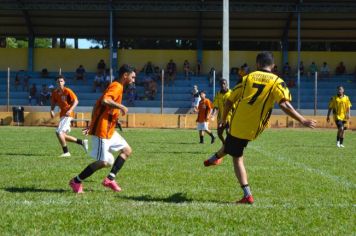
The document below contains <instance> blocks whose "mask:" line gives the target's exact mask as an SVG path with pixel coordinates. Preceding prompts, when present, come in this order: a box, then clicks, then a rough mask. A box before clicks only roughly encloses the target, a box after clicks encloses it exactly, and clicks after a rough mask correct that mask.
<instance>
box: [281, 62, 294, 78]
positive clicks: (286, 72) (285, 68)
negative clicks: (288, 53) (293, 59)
mask: <svg viewBox="0 0 356 236" xmlns="http://www.w3.org/2000/svg"><path fill="white" fill-rule="evenodd" d="M291 73H292V68H291V67H290V65H289V63H288V62H286V63H285V64H284V66H283V69H282V74H283V78H285V79H288V78H289V76H290V75H291Z"/></svg>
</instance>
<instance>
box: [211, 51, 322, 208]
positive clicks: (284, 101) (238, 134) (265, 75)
mask: <svg viewBox="0 0 356 236" xmlns="http://www.w3.org/2000/svg"><path fill="white" fill-rule="evenodd" d="M256 64H257V71H255V72H252V73H250V74H248V75H246V76H244V77H243V78H242V80H241V81H239V82H238V84H237V85H236V86H235V87H234V88H233V89H232V92H231V95H230V96H229V98H228V99H227V101H226V103H225V107H224V112H223V117H222V119H221V125H222V126H225V125H226V122H227V115H228V113H229V111H230V110H231V109H232V107H233V105H236V108H235V110H234V111H233V114H232V117H231V123H230V131H229V133H228V134H227V137H226V140H225V145H224V146H223V148H222V149H220V150H219V152H218V153H216V154H214V155H213V156H212V157H211V158H210V159H208V160H207V161H205V162H204V164H205V165H206V166H209V165H214V163H215V162H216V160H217V159H219V158H221V157H222V156H224V155H225V154H229V155H231V156H232V157H233V165H234V170H235V175H236V177H237V180H238V181H239V184H240V186H241V188H242V190H243V192H244V196H243V198H242V199H241V200H239V201H237V202H236V203H240V204H241V203H245V204H246V203H247V204H252V203H253V202H254V199H253V196H252V194H251V190H250V187H249V185H248V181H247V172H246V169H245V165H244V157H243V151H244V149H245V147H246V146H247V144H248V142H250V141H252V140H254V139H256V138H257V137H258V136H259V135H260V134H261V133H262V132H263V130H264V129H265V128H266V126H267V124H268V121H269V118H270V115H271V113H272V108H273V106H274V103H275V102H278V104H279V106H280V108H281V109H282V110H283V111H284V112H285V113H286V114H287V115H289V116H291V117H292V118H294V119H295V120H297V121H299V122H300V123H301V124H303V125H304V126H306V127H309V128H314V127H315V125H316V121H314V120H309V119H306V118H304V117H303V116H302V115H300V114H299V113H298V112H297V111H296V110H295V109H294V108H293V106H292V105H291V104H290V101H291V95H290V92H289V90H288V88H287V86H286V84H285V82H284V81H283V80H282V79H281V78H279V77H278V76H277V75H274V74H273V73H271V70H272V68H273V66H274V59H273V55H272V53H271V52H261V53H259V54H258V55H257V58H256Z"/></svg>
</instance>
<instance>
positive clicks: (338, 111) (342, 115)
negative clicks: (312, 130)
mask: <svg viewBox="0 0 356 236" xmlns="http://www.w3.org/2000/svg"><path fill="white" fill-rule="evenodd" d="M344 92H345V91H344V87H342V86H338V87H337V95H335V96H333V97H332V98H331V99H330V102H329V110H328V115H327V116H326V121H327V122H330V113H331V111H333V115H334V121H335V124H336V126H337V135H336V146H337V147H341V148H343V147H344V144H343V143H344V135H345V130H346V129H347V127H346V123H347V120H349V119H350V117H351V114H350V110H351V106H352V104H351V102H350V99H349V97H348V96H346V95H345V94H344Z"/></svg>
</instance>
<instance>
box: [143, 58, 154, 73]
mask: <svg viewBox="0 0 356 236" xmlns="http://www.w3.org/2000/svg"><path fill="white" fill-rule="evenodd" d="M142 71H143V73H144V74H145V75H147V76H149V75H152V74H154V73H155V67H154V66H153V64H152V62H150V61H149V62H147V64H146V65H145V66H144V67H143V69H142Z"/></svg>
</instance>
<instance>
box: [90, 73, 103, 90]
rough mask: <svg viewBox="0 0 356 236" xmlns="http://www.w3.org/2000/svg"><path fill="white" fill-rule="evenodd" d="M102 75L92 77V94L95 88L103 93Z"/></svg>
mask: <svg viewBox="0 0 356 236" xmlns="http://www.w3.org/2000/svg"><path fill="white" fill-rule="evenodd" d="M104 82H105V81H104V75H103V74H102V73H99V72H98V73H96V75H95V77H94V83H93V92H94V93H95V92H96V88H97V87H99V88H100V91H103V89H104V84H105V83H104Z"/></svg>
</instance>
